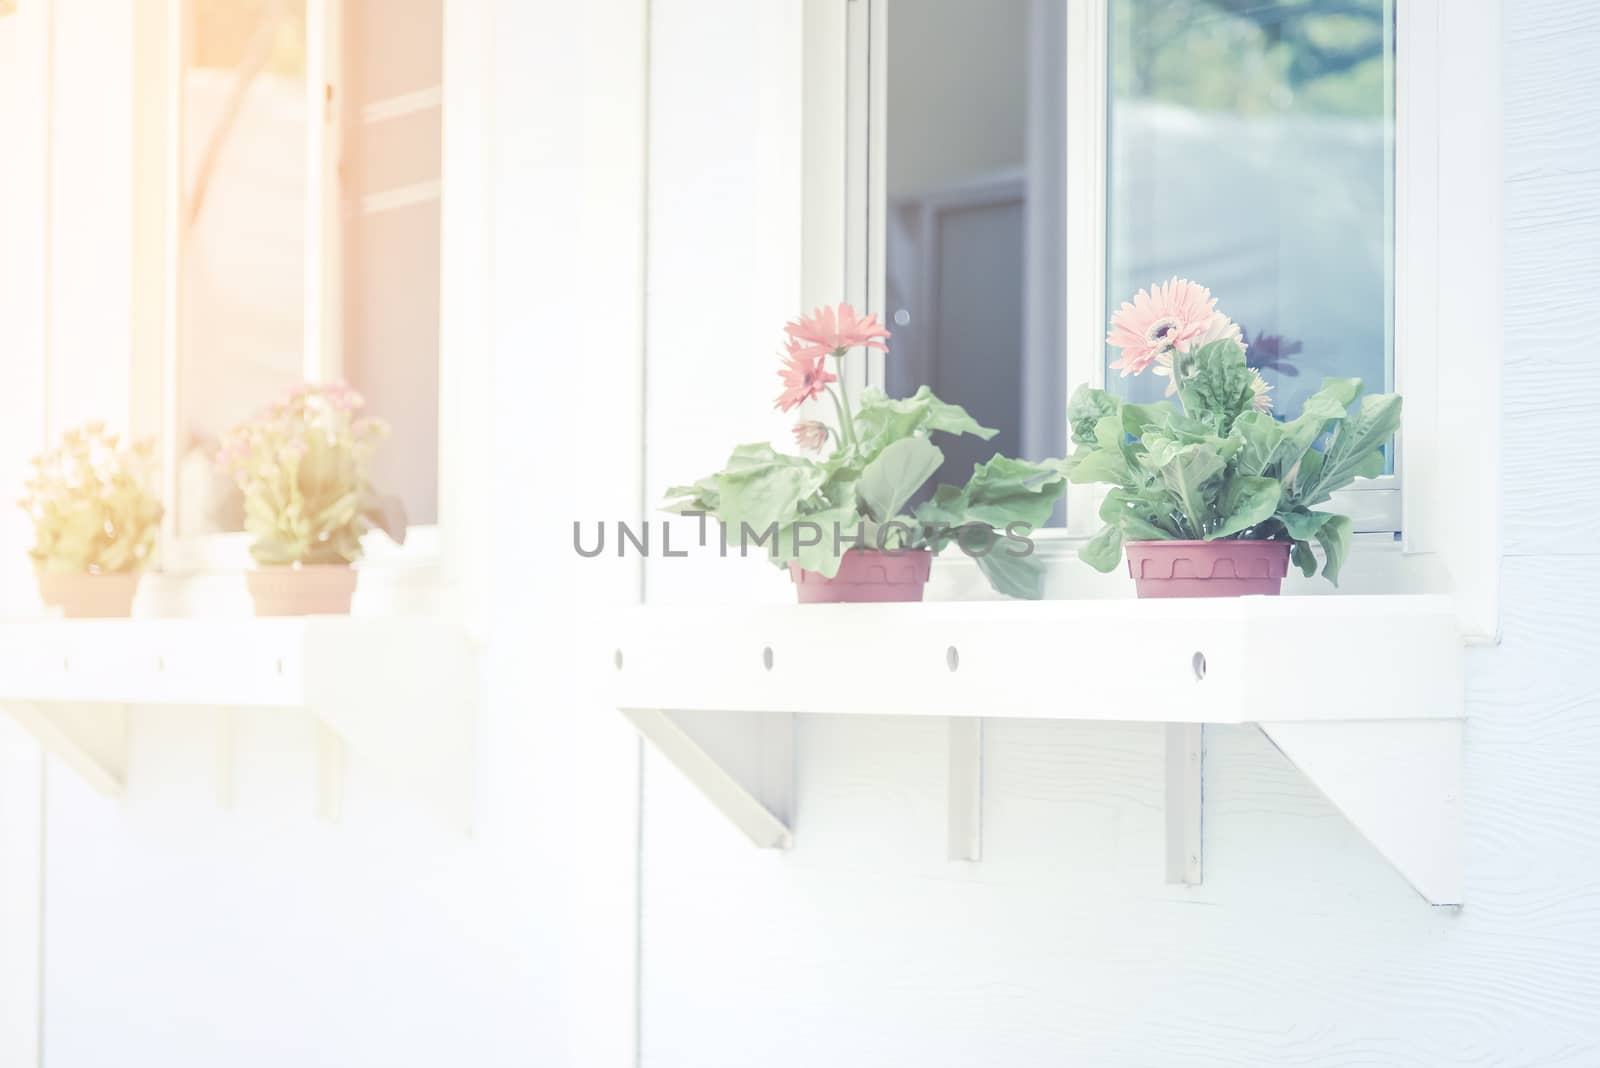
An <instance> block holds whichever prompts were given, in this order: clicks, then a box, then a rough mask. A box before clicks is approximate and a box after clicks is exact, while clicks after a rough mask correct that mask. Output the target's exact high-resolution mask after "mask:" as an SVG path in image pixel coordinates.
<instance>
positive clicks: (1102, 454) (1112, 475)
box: [1065, 445, 1132, 486]
mask: <svg viewBox="0 0 1600 1068" xmlns="http://www.w3.org/2000/svg"><path fill="white" fill-rule="evenodd" d="M1065 469H1066V472H1067V481H1069V482H1071V483H1072V484H1073V485H1075V486H1083V485H1088V484H1090V483H1094V482H1109V483H1111V484H1112V485H1117V486H1121V485H1126V484H1127V483H1129V482H1130V481H1132V477H1131V475H1130V474H1129V472H1128V461H1127V460H1126V459H1125V458H1124V457H1123V455H1122V453H1121V452H1114V451H1112V450H1109V449H1097V448H1095V447H1093V446H1092V445H1084V446H1081V447H1080V448H1079V449H1078V451H1077V452H1075V453H1073V454H1072V455H1071V456H1069V457H1067V460H1066V464H1065Z"/></svg>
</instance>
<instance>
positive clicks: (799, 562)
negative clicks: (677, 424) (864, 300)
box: [665, 304, 1065, 603]
mask: <svg viewBox="0 0 1600 1068" xmlns="http://www.w3.org/2000/svg"><path fill="white" fill-rule="evenodd" d="M785 332H786V335H787V341H786V353H785V356H784V360H783V366H782V367H781V368H780V370H779V371H778V376H779V378H780V379H781V380H782V382H783V391H782V392H781V393H780V394H779V395H778V398H777V401H776V405H775V406H776V407H777V408H778V409H780V410H781V411H784V412H790V411H793V410H794V409H796V408H797V407H799V406H800V405H801V404H803V403H805V402H807V401H812V400H818V399H820V398H822V397H824V396H826V397H828V398H829V399H830V400H831V401H832V406H833V413H834V416H835V422H834V423H833V424H832V425H829V424H828V423H825V422H823V421H821V420H817V419H806V420H802V421H801V422H799V423H797V424H795V426H794V437H795V442H796V445H797V446H798V447H799V449H800V450H801V451H802V453H804V455H793V454H788V453H782V452H779V451H777V450H776V449H774V448H773V447H772V446H771V445H770V444H768V443H766V442H757V443H755V444H751V445H741V446H739V447H738V448H736V449H735V450H734V451H733V455H732V456H731V457H729V459H728V463H727V465H726V466H725V467H724V468H723V469H722V470H721V471H718V472H717V473H715V474H713V475H709V476H707V477H705V478H703V479H701V480H700V481H698V482H696V483H694V484H693V485H690V486H675V487H673V488H672V489H669V490H668V491H667V498H668V501H667V504H666V505H665V507H666V509H667V510H668V511H671V512H677V513H682V514H691V515H695V514H698V515H711V516H715V517H716V518H717V519H718V520H720V521H721V523H722V524H723V530H724V537H725V538H726V537H733V538H737V539H738V541H739V544H740V546H741V547H745V546H748V545H749V544H750V543H751V542H752V541H754V543H755V544H757V545H759V546H760V547H761V548H762V549H764V550H765V551H766V553H767V555H768V557H769V559H770V560H771V561H772V562H773V563H774V564H776V565H778V566H779V567H783V568H787V569H788V571H789V574H790V577H791V579H792V580H793V582H794V584H795V588H796V592H797V595H798V598H799V600H800V601H801V602H802V603H811V602H826V601H834V602H837V601H920V600H921V599H922V593H923V586H924V584H925V583H926V582H927V580H928V575H929V572H930V569H931V567H932V561H933V555H934V554H935V553H937V552H939V551H940V550H942V549H944V548H945V547H946V546H947V545H950V544H951V543H955V544H957V545H958V546H960V547H961V548H962V549H963V551H965V552H967V553H968V554H969V555H971V556H973V557H974V558H975V559H976V560H977V563H978V566H979V567H980V568H982V569H983V571H984V573H985V575H987V577H988V579H989V582H990V584H991V585H992V586H993V587H994V588H995V589H996V590H997V591H999V592H1000V593H1003V594H1007V595H1009V596H1012V597H1026V598H1037V597H1038V596H1040V592H1041V585H1042V569H1041V567H1040V565H1039V562H1038V560H1037V559H1035V558H1034V557H1033V555H1032V548H1033V545H1032V542H1031V540H1029V538H1028V534H1030V533H1031V532H1032V530H1033V528H1034V527H1036V526H1038V525H1040V524H1042V523H1044V522H1045V521H1046V520H1047V519H1048V518H1049V516H1050V512H1051V510H1052V508H1053V507H1054V506H1055V502H1056V501H1057V500H1058V499H1059V498H1060V496H1061V494H1062V492H1063V491H1064V490H1065V484H1064V481H1063V478H1062V475H1061V470H1060V464H1059V461H1057V462H1052V463H1048V464H1035V463H1028V462H1026V461H1022V460H1013V459H1010V458H1008V457H1004V456H996V457H994V458H993V459H991V460H989V461H988V462H987V463H983V464H977V465H975V466H974V468H973V473H972V477H971V478H970V479H968V481H967V483H966V484H965V485H964V486H959V487H958V486H951V485H941V486H939V487H938V488H937V490H936V491H935V492H934V493H933V495H932V496H931V497H929V498H927V499H924V500H922V501H921V502H920V503H918V504H916V505H915V506H914V507H913V506H911V505H910V502H911V501H912V499H913V498H914V497H916V496H917V494H918V492H919V491H920V490H921V489H922V488H923V486H924V485H925V484H926V483H927V482H928V481H929V480H930V479H931V478H932V477H933V475H934V473H935V472H936V471H938V469H939V467H940V465H941V464H942V463H943V462H944V453H943V452H942V451H941V450H940V449H939V447H938V446H937V445H935V444H934V443H933V441H932V435H934V434H936V433H941V434H972V435H975V436H977V437H980V438H984V439H988V438H992V437H993V436H994V435H995V433H996V431H994V430H992V429H990V428H988V427H985V426H981V425H980V424H979V423H978V422H977V420H975V419H973V418H972V416H970V415H968V414H967V412H966V411H964V410H963V409H962V408H960V407H959V406H957V405H954V404H946V403H944V402H943V401H941V400H940V399H939V398H938V397H935V396H934V395H933V392H932V391H931V390H930V389H929V388H928V387H927V386H923V387H922V388H921V389H919V390H917V392H916V393H915V394H914V395H912V396H910V397H903V398H898V399H894V398H890V397H888V396H886V395H884V393H883V392H882V391H881V390H877V389H867V390H865V391H863V393H862V394H861V397H860V399H859V402H858V403H857V404H855V405H852V404H851V403H850V398H849V396H848V394H847V393H846V392H845V391H844V390H843V389H842V388H839V379H840V372H841V371H842V369H843V366H844V362H845V360H846V359H847V358H848V356H849V354H850V353H851V351H852V350H857V349H860V350H862V351H863V353H864V352H865V350H867V349H878V350H880V351H884V352H887V351H888V346H887V345H886V344H885V342H886V340H887V339H888V337H889V331H887V330H885V329H884V328H883V326H882V324H880V323H879V322H878V320H877V317H876V316H874V315H867V316H859V315H857V313H856V311H855V309H854V308H853V307H851V306H850V305H849V304H840V305H838V306H837V307H829V308H819V309H817V310H816V311H815V312H814V313H813V314H812V315H810V316H807V317H803V318H801V319H798V320H795V321H793V322H791V323H789V324H788V326H787V327H786V328H785Z"/></svg>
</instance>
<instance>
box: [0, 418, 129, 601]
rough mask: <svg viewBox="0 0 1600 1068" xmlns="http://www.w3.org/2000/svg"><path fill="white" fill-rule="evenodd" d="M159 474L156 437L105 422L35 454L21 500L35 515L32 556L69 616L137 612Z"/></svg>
mask: <svg viewBox="0 0 1600 1068" xmlns="http://www.w3.org/2000/svg"><path fill="white" fill-rule="evenodd" d="M155 477H156V470H155V449H154V443H153V442H150V441H141V442H137V443H134V444H129V445H124V444H122V443H121V442H120V441H119V439H118V438H117V435H115V434H109V433H107V432H106V428H105V424H103V423H90V424H88V425H87V426H85V427H83V428H82V429H81V430H69V431H67V433H66V434H65V435H63V436H62V439H61V444H60V445H58V446H57V447H56V448H54V449H51V450H50V451H48V452H45V453H41V454H40V455H38V456H35V457H34V458H33V474H32V476H31V477H30V478H29V479H28V481H27V483H26V484H25V486H24V489H25V491H26V492H25V496H24V497H23V498H22V500H21V502H19V503H20V504H21V506H22V508H23V509H24V510H25V511H26V512H27V513H28V515H29V516H30V517H31V518H32V519H33V532H34V544H33V548H32V549H30V550H29V552H28V555H29V556H31V557H32V558H33V566H34V571H35V573H36V575H37V577H38V581H39V597H40V599H41V600H42V601H44V603H45V604H47V605H50V606H52V607H55V608H60V609H61V610H62V613H63V614H64V615H66V617H67V618H69V619H79V618H86V617H94V616H128V615H131V614H132V612H133V597H134V594H135V593H136V592H137V591H138V588H139V576H140V573H141V572H142V571H143V570H144V568H145V566H146V565H147V564H149V562H150V558H151V556H152V555H153V554H154V552H155V547H156V537H157V535H158V533H159V531H160V527H161V501H160V498H159V497H158V496H157V494H156V490H155Z"/></svg>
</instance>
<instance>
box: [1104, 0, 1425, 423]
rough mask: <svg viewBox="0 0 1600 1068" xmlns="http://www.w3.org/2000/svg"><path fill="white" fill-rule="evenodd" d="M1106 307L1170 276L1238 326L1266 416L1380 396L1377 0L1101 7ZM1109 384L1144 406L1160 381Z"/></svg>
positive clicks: (1388, 363)
mask: <svg viewBox="0 0 1600 1068" xmlns="http://www.w3.org/2000/svg"><path fill="white" fill-rule="evenodd" d="M1110 11H1111V19H1110V27H1109V29H1110V77H1111V86H1110V107H1109V116H1108V132H1109V140H1110V144H1109V151H1110V160H1109V175H1108V182H1107V189H1108V205H1107V260H1108V263H1107V285H1106V296H1107V300H1108V302H1109V305H1110V308H1108V311H1109V310H1111V309H1115V308H1116V307H1118V306H1120V304H1121V302H1122V301H1124V300H1127V299H1129V298H1131V297H1132V295H1133V294H1134V293H1135V292H1136V291H1137V290H1139V289H1141V288H1145V287H1148V286H1150V285H1151V284H1153V283H1156V282H1160V281H1165V280H1166V279H1168V278H1171V277H1173V276H1177V277H1181V278H1189V279H1193V280H1194V281H1197V282H1200V283H1201V284H1203V285H1206V286H1208V287H1209V288H1210V289H1211V292H1212V295H1213V296H1215V297H1217V298H1218V308H1219V309H1220V310H1222V311H1225V312H1226V313H1228V314H1229V315H1230V316H1231V317H1232V318H1233V319H1234V320H1235V321H1236V322H1238V323H1239V324H1240V325H1241V326H1242V327H1243V329H1244V333H1245V337H1246V340H1247V342H1248V359H1249V362H1250V364H1251V365H1252V366H1254V367H1257V368H1259V369H1260V371H1261V373H1262V374H1263V375H1264V376H1265V377H1266V379H1267V381H1268V382H1269V383H1270V384H1271V385H1272V386H1273V387H1274V389H1273V399H1274V401H1275V404H1276V410H1277V413H1278V414H1279V417H1280V418H1282V417H1286V416H1293V415H1295V414H1296V413H1298V412H1299V411H1300V407H1301V404H1302V403H1303V401H1304V400H1305V398H1306V397H1307V396H1309V395H1310V394H1311V393H1312V392H1314V391H1315V390H1316V388H1317V387H1318V386H1319V385H1320V384H1321V381H1322V379H1323V378H1324V377H1325V376H1335V375H1336V376H1351V377H1359V378H1361V379H1362V380H1363V382H1365V383H1366V385H1367V388H1368V389H1369V390H1371V391H1381V390H1385V389H1390V388H1392V387H1393V358H1392V351H1393V272H1392V264H1393V237H1392V235H1393V210H1392V204H1393V173H1394V166H1393V143H1394V106H1393V100H1394V95H1393V77H1394V46H1393V42H1394V34H1393V26H1394V0H1257V2H1251V3H1239V2H1237V0H1111V8H1110ZM1107 381H1108V382H1109V383H1110V384H1111V385H1110V388H1112V389H1113V390H1116V391H1118V392H1120V393H1122V394H1123V395H1124V396H1127V397H1131V398H1134V399H1136V400H1140V401H1149V400H1156V399H1158V398H1159V397H1160V396H1161V394H1162V390H1163V388H1164V386H1165V385H1166V381H1167V380H1166V379H1162V378H1157V377H1155V376H1152V375H1144V376H1140V377H1138V378H1126V379H1123V378H1119V377H1118V373H1117V372H1116V371H1111V370H1108V371H1107Z"/></svg>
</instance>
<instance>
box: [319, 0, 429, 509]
mask: <svg viewBox="0 0 1600 1068" xmlns="http://www.w3.org/2000/svg"><path fill="white" fill-rule="evenodd" d="M344 17H345V27H344V28H345V56H344V63H345V69H344V75H345V79H344V80H345V84H346V86H347V87H348V89H347V91H346V93H345V110H344V115H343V119H344V128H345V131H346V136H345V155H344V170H343V182H344V189H343V199H344V204H343V212H342V217H343V221H344V223H343V225H344V234H343V240H344V250H343V251H344V305H343V307H344V320H343V322H344V354H343V355H344V372H345V378H346V379H347V380H349V382H350V383H351V384H352V385H354V386H355V387H356V388H357V389H358V390H360V391H361V393H362V394H363V395H364V396H365V397H366V399H367V407H368V410H369V411H370V412H371V413H372V414H373V415H377V416H381V417H382V418H384V419H386V420H388V422H389V424H390V426H391V427H392V428H393V430H394V433H393V435H392V436H391V437H390V438H389V440H388V441H387V442H385V444H384V446H383V448H381V449H380V450H378V454H377V456H376V457H374V459H373V465H372V481H373V484H374V485H375V486H378V487H379V488H380V489H382V490H383V491H384V492H385V493H393V494H396V495H397V496H399V497H400V499H401V500H403V501H405V504H406V513H407V516H408V518H409V520H410V521H411V522H412V523H433V522H435V521H436V520H437V519H438V514H439V492H438V482H439V198H440V189H441V187H440V182H439V177H440V151H441V149H440V130H441V126H440V122H441V119H442V105H441V99H440V98H441V85H440V83H441V79H442V76H443V67H444V55H443V52H442V51H441V49H440V41H441V40H443V36H444V34H443V25H442V23H443V11H442V4H441V3H440V0H346V2H345V7H344ZM378 41H381V42H382V46H381V47H378V46H375V45H374V42H378Z"/></svg>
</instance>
